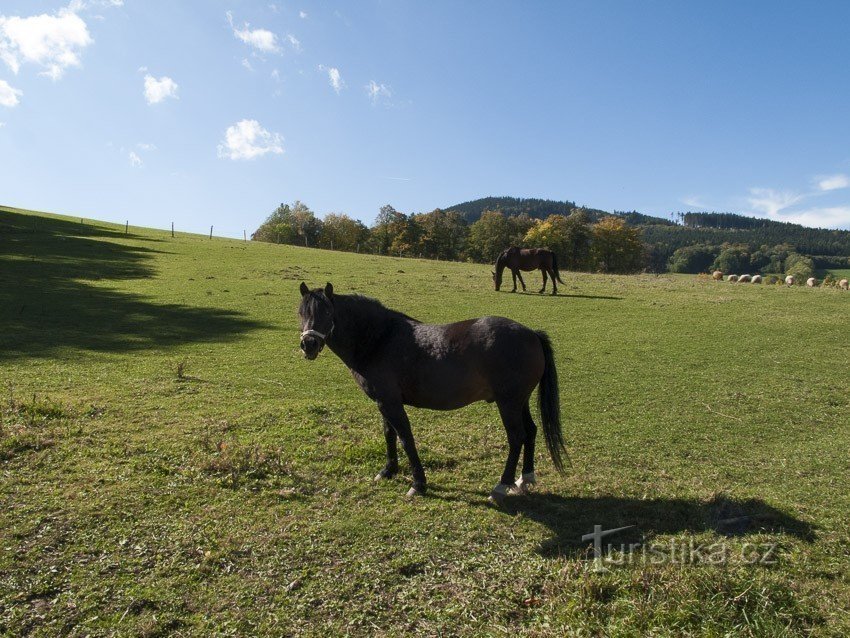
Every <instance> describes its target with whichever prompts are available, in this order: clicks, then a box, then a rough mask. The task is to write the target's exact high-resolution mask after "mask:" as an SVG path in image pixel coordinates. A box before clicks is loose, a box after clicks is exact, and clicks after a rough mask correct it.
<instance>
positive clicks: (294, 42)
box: [286, 33, 302, 53]
mask: <svg viewBox="0 0 850 638" xmlns="http://www.w3.org/2000/svg"><path fill="white" fill-rule="evenodd" d="M286 40H287V42H289V46H291V47H292V49H293V50H294V51H297V52H298V53H301V51H302V49H301V42H300V41H299V40H298V38H296V37H295V36H294V35H292V34H291V33H287V34H286Z"/></svg>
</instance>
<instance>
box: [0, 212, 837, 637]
mask: <svg viewBox="0 0 850 638" xmlns="http://www.w3.org/2000/svg"><path fill="white" fill-rule="evenodd" d="M563 278H564V280H565V281H566V282H567V283H566V285H565V286H563V287H562V289H561V290H562V293H563V294H562V296H559V297H557V298H550V297H548V296H538V295H536V294H510V293H507V292H501V293H496V292H494V291H493V290H492V284H491V282H490V274H489V268H488V267H487V266H485V265H471V264H458V263H441V262H429V261H420V260H411V259H394V258H385V257H375V256H361V255H353V254H343V253H334V252H327V251H318V250H308V249H301V248H294V247H285V246H275V245H267V244H252V243H244V242H241V241H232V240H224V239H213V240H210V239H209V238H205V237H201V236H196V235H182V234H179V235H178V236H177V237H176V238H174V239H172V238H171V236H170V233H166V232H161V231H153V230H146V229H140V228H132V227H131V228H130V233H129V234H128V235H125V234H124V228H123V227H118V226H114V225H109V224H104V223H96V222H92V221H89V220H87V221H85V223H83V224H81V223H80V221H79V220H78V219H71V218H67V217H58V216H53V215H44V214H32V213H27V212H25V211H19V210H14V209H0V382H2V386H1V387H0V393H2V394H0V406H2V421H0V635H9V636H19V635H33V636H60V635H68V636H86V635H89V636H125V635H126V636H134V635H141V636H161V635H162V636H164V635H178V636H212V635H215V636H231V635H233V636H255V635H261V636H266V635H268V636H281V635H307V636H336V635H345V634H350V635H355V636H363V635H376V636H384V635H388V636H400V635H417V636H456V635H457V636H480V635H521V636H609V635H610V636H647V635H652V636H683V635H688V636H738V635H742V636H771V637H773V636H809V635H811V636H844V635H847V634H848V633H850V620H849V618H850V570H848V559H850V518H848V512H850V496H848V488H847V486H848V478H850V472H849V471H848V470H850V463H848V453H847V450H848V446H850V428H848V408H850V394H848V381H847V371H848V368H850V338H848V322H847V317H848V313H850V294H847V293H845V292H843V291H840V290H837V289H820V288H818V289H806V288H805V287H794V288H786V287H784V286H753V285H731V284H727V283H717V282H712V281H708V280H706V279H701V278H697V277H691V276H660V277H656V276H649V275H647V276H607V275H591V274H575V273H564V274H563ZM302 280H305V281H307V282H308V284H310V285H311V286H318V285H321V284H324V283H325V282H326V281H331V282H333V284H334V286H335V289H336V291H337V292H338V293H348V292H357V293H362V294H366V295H370V296H374V297H377V298H379V299H380V300H382V301H383V302H384V303H385V304H386V305H388V306H390V307H393V308H397V309H399V310H402V311H404V312H406V313H408V314H411V315H413V316H415V317H417V318H419V319H421V320H424V321H429V322H448V321H454V320H460V319H464V318H469V317H475V316H479V315H484V314H499V315H504V316H507V317H510V318H513V319H516V320H518V321H520V322H522V323H525V324H527V325H529V326H531V327H533V328H536V329H545V330H547V331H548V332H549V334H550V335H551V337H552V340H553V343H554V345H555V348H556V352H557V361H558V366H559V373H560V379H561V401H562V420H563V423H564V428H565V435H566V439H567V441H568V449H569V456H570V462H569V466H568V469H567V472H566V474H565V475H563V476H560V475H558V474H556V473H555V472H554V470H553V468H552V465H551V462H550V461H549V460H548V458H547V457H546V456H545V446H544V445H542V444H540V445H538V457H539V458H538V479H539V484H538V489H537V490H536V492H535V493H534V494H532V495H530V496H527V497H511V498H509V499H508V503H507V504H506V506H505V508H504V509H502V510H498V509H494V508H492V507H488V506H487V505H486V497H487V494H488V493H489V490H490V488H491V487H492V486H493V484H494V483H495V482H496V481H497V480H498V477H499V475H500V473H501V470H502V467H503V463H504V458H505V454H506V440H505V435H504V432H503V430H502V426H501V424H500V422H499V419H498V415H497V413H496V409H495V407H494V406H492V405H488V404H475V405H473V406H470V407H468V408H465V409H463V410H458V411H455V412H442V413H438V412H428V411H423V410H410V411H409V412H410V416H411V421H412V423H413V430H414V434H415V435H416V436H417V441H418V444H419V447H420V453H421V456H422V458H423V463H424V465H425V470H426V472H427V474H428V479H429V487H430V494H429V496H427V497H425V498H421V499H414V500H408V499H407V498H405V496H404V493H405V491H406V490H407V487H408V482H409V480H410V479H409V474H408V467H407V463H406V462H404V461H403V462H402V468H403V469H402V473H401V474H400V475H399V476H398V477H396V478H395V479H393V480H391V481H388V482H384V483H381V484H374V483H373V482H372V480H371V479H372V476H374V474H375V473H376V472H377V470H378V469H380V467H382V465H383V462H384V449H383V445H384V444H383V435H382V433H381V430H380V420H379V417H378V414H377V411H376V409H375V407H374V405H373V404H371V402H370V401H369V400H368V399H367V398H366V397H365V396H364V395H363V394H361V392H360V390H359V389H358V388H357V387H356V385H355V383H354V382H353V380H352V379H351V377H350V375H349V373H348V371H347V370H346V369H345V367H344V366H343V365H342V363H341V362H340V361H339V360H338V359H337V358H336V357H335V356H334V355H333V354H332V353H330V352H329V351H327V350H326V351H324V352H323V353H322V355H320V357H319V359H318V360H316V361H314V362H307V361H305V360H303V359H302V358H301V356H300V352H299V349H298V335H299V325H298V319H297V315H296V308H297V304H298V302H299V299H300V296H299V293H298V285H299V283H300V282H301V281H302ZM526 281H527V282H528V283H529V284H530V285H529V289H535V290H536V289H537V288H538V287H539V282H540V280H539V278H538V276H537V275H536V274H531V275H529V276H528V277H526ZM596 524H598V525H601V526H602V527H603V528H605V529H608V528H615V527H620V526H626V525H634V526H635V528H633V529H631V530H628V531H626V532H624V533H622V534H620V535H618V536H614V537H611V539H610V541H609V540H608V539H606V542H611V543H615V544H616V547H615V548H614V551H613V552H612V553H610V554H608V560H607V561H606V571H596V569H595V567H594V563H593V561H592V560H590V558H591V556H592V546H591V544H590V543H589V542H585V541H582V540H581V536H582V535H583V534H587V533H589V532H591V531H592V530H593V526H594V525H596ZM638 542H643V543H644V545H643V548H641V547H637V546H636V547H634V548H631V550H629V548H623V551H620V550H619V549H618V548H620V543H638ZM652 544H659V545H661V546H663V547H666V548H668V549H669V548H671V547H673V548H678V551H676V552H675V553H673V552H670V553H664V552H659V553H661V554H662V555H663V557H662V558H658V556H657V555H656V554H648V553H647V552H646V548H647V546H648V545H652ZM712 544H715V545H712ZM700 546H702V547H703V548H705V547H707V546H712V547H713V549H711V550H710V552H709V551H708V550H705V551H703V550H700V549H699V548H700ZM773 546H775V548H774V550H773V552H772V553H771V554H770V556H768V557H767V558H768V560H767V563H768V564H761V563H759V562H756V563H755V564H754V563H753V560H752V559H753V558H757V557H758V556H761V554H760V553H759V552H761V551H762V549H763V548H768V547H773ZM688 547H692V548H694V551H690V550H689V551H687V552H686V551H684V550H683V549H682V548H688ZM706 554H708V555H706ZM718 556H720V558H721V559H718ZM618 563H619V564H618Z"/></svg>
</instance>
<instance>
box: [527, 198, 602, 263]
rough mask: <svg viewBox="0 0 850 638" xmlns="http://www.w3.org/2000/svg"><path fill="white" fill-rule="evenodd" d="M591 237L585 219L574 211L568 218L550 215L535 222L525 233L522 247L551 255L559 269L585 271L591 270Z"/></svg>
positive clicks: (588, 225) (583, 214) (581, 213)
mask: <svg viewBox="0 0 850 638" xmlns="http://www.w3.org/2000/svg"><path fill="white" fill-rule="evenodd" d="M592 235H593V233H592V231H591V228H590V224H589V223H588V218H587V215H586V214H585V213H584V212H582V211H578V210H577V211H575V212H573V213H572V214H570V215H569V216H568V217H566V216H564V215H550V216H549V217H547V218H546V219H545V220H543V221H537V222H536V223H535V224H534V226H532V227H531V229H529V231H528V232H527V233H526V235H525V239H524V243H525V245H526V246H528V247H534V248H548V249H549V250H552V251H554V253H555V254H556V255H557V257H558V264H559V267H560V268H563V269H565V270H586V269H588V268H589V266H590V244H591V238H592Z"/></svg>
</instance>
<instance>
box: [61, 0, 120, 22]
mask: <svg viewBox="0 0 850 638" xmlns="http://www.w3.org/2000/svg"><path fill="white" fill-rule="evenodd" d="M123 6H124V0H71V2H70V3H69V4H68V10H69V11H74V12H77V11H85V10H86V9H91V8H99V9H100V8H109V7H123ZM102 17H103V16H101V18H102Z"/></svg>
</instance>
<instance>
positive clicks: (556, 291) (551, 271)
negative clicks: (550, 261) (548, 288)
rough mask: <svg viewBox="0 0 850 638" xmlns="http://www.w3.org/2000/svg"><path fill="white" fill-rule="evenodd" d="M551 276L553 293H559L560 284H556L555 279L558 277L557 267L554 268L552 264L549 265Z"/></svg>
mask: <svg viewBox="0 0 850 638" xmlns="http://www.w3.org/2000/svg"><path fill="white" fill-rule="evenodd" d="M549 277H550V278H551V279H552V294H553V295H557V294H558V286H557V285H556V284H555V279H556V277H555V269H554V268H552V267H551V266H550V267H549Z"/></svg>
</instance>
